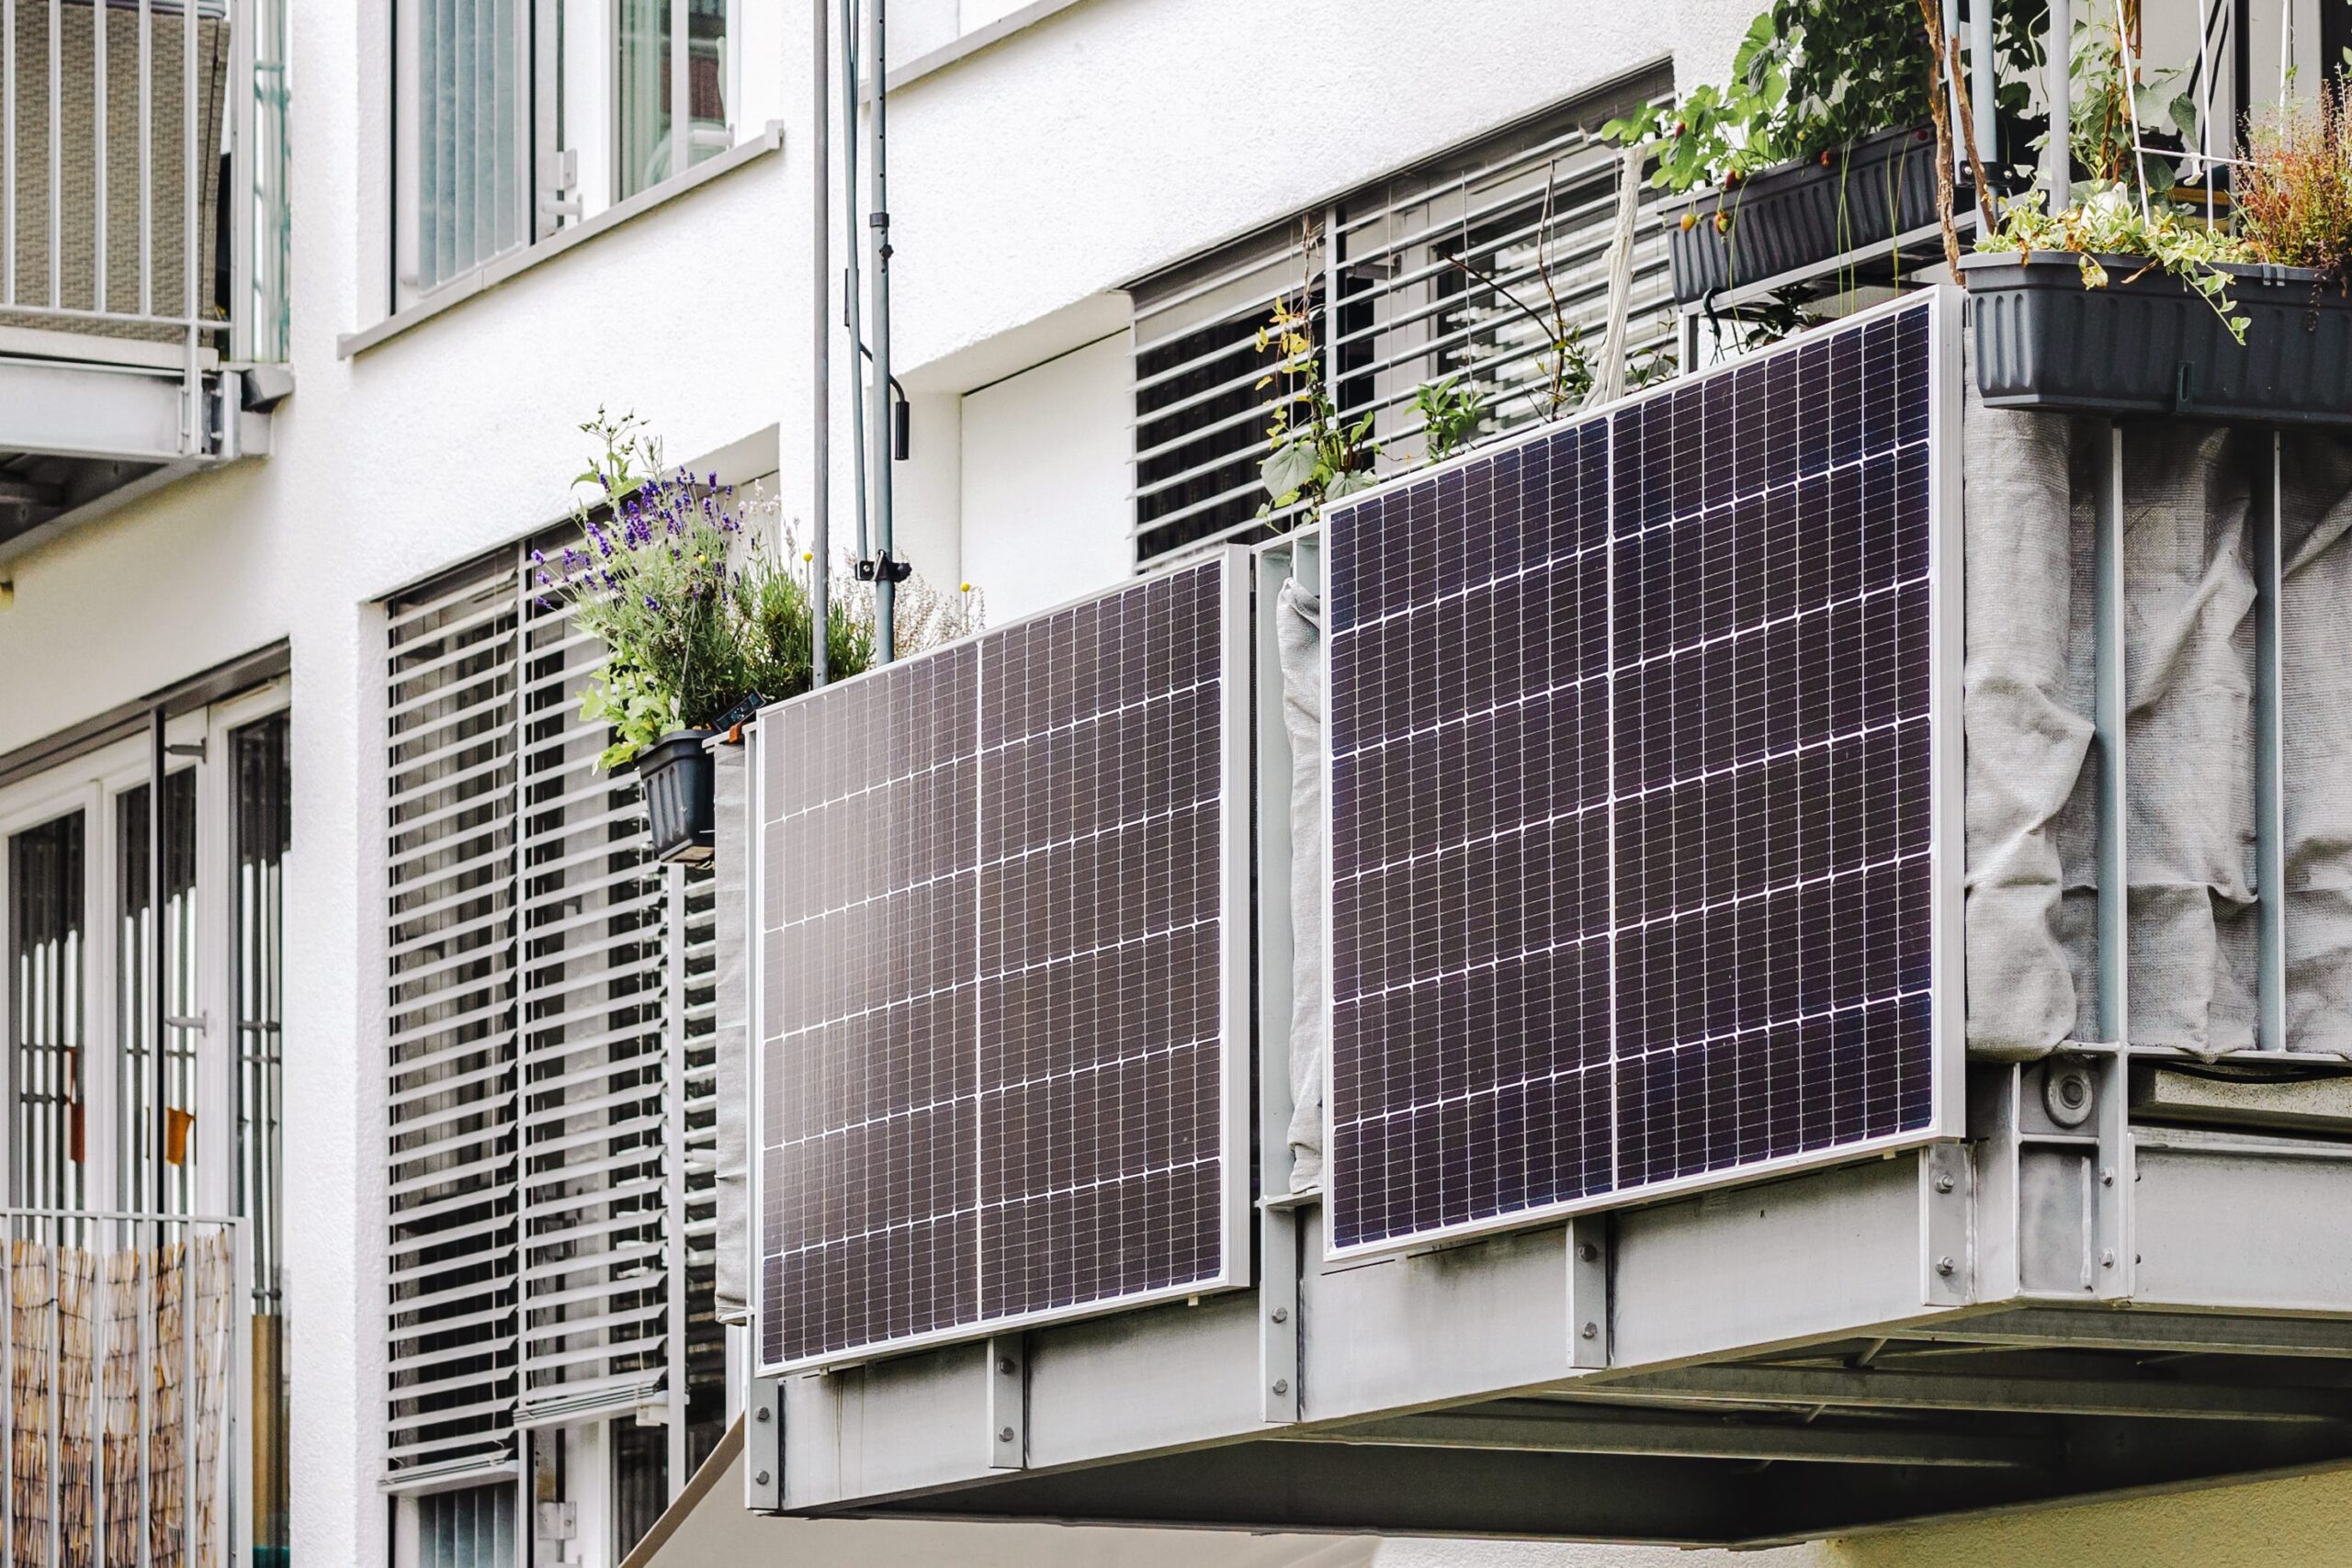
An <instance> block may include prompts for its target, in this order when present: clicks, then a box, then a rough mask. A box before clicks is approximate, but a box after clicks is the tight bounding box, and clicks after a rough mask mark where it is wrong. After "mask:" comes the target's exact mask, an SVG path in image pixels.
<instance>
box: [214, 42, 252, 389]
mask: <svg viewBox="0 0 2352 1568" xmlns="http://www.w3.org/2000/svg"><path fill="white" fill-rule="evenodd" d="M260 11H261V7H260V6H259V5H258V4H257V3H256V0H237V4H236V5H235V6H233V7H232V10H231V12H230V19H229V28H230V32H229V180H228V182H227V185H226V187H225V188H224V189H223V190H222V191H221V192H220V199H221V200H223V201H225V202H227V203H229V345H228V346H229V355H228V356H229V357H230V358H232V359H236V360H248V359H254V358H257V357H259V356H258V355H256V354H255V353H254V220H255V216H256V215H255V211H254V209H255V207H256V205H257V200H258V197H257V191H258V183H257V182H256V181H255V179H254V171H255V170H256V169H257V168H258V167H259V162H260V161H259V160H258V159H257V158H256V157H255V156H254V153H255V152H257V151H258V149H256V148H255V146H254V141H255V140H256V136H255V122H256V121H257V119H258V118H259V115H258V112H257V104H256V100H257V98H258V96H259V95H260V92H261V67H260V64H259V59H260V53H261V40H260V39H257V38H255V37H254V33H255V31H256V30H257V27H258V24H257V22H256V20H255V18H256V17H257V16H258V15H259V14H260Z"/></svg>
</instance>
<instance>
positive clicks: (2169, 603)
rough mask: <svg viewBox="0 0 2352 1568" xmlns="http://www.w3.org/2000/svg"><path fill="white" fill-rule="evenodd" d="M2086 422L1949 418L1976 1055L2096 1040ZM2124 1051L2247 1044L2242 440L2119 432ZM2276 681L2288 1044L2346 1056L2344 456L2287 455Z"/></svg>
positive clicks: (2247, 628) (2340, 452) (2351, 462)
mask: <svg viewBox="0 0 2352 1568" xmlns="http://www.w3.org/2000/svg"><path fill="white" fill-rule="evenodd" d="M2097 428H2098V427H2097V425H2096V424H2095V423H2094V422H2090V421H2080V422H2077V421H2072V420H2069V419H2066V418H2064V417H2063V416H2056V415H2048V414H2031V413H2018V412H2000V411H1994V410H1987V409H1985V408H1984V407H1982V406H1981V405H1980V404H1979V403H1977V402H1976V400H1975V397H1974V391H1973V385H1972V387H1971V391H1970V401H1969V407H1968V411H1967V428H1966V437H1965V438H1966V460H1965V462H1964V464H1963V466H1962V467H1963V474H1964V480H1963V483H1964V492H1965V500H1964V507H1963V510H1964V513H1965V523H1966V531H1967V544H1966V554H1967V581H1968V615H1967V654H1966V673H1965V684H1966V693H1965V697H1964V700H1963V704H1962V707H1963V722H1964V726H1965V728H1966V732H1967V750H1968V759H1967V781H1968V807H1967V818H1968V892H1967V929H1968V1035H1969V1040H1970V1042H1971V1043H1972V1044H1974V1045H1977V1046H1982V1047H1995V1048H2000V1049H2007V1050H2016V1051H2021V1052H2034V1051H2040V1050H2045V1049H2048V1048H2049V1047H2051V1046H2054V1045H2056V1044H2058V1043H2061V1042H2062V1041H2064V1040H2065V1039H2067V1038H2069V1037H2070V1036H2071V1037H2075V1038H2083V1039H2097V1038H2100V1037H2101V1030H2100V1021H2099V1019H2098V1016H2097V1013H2098V1009H2097V992H2096V987H2095V985H2094V980H2093V976H2094V973H2095V964H2096V961H2097V956H2098V943H2097V934H2096V932H2097V928H2096V919H2095V903H2096V883H2097V872H2098V855H2097V844H2096V839H2095V833H2096V829H2097V825H2098V793H2097V792H2098V763H2097V758H2096V756H2095V754H2094V751H2093V750H2092V746H2091V730H2092V714H2093V711H2094V708H2093V694H2092V671H2093V653H2094V648H2093V638H2094V635H2095V631H2096V604H2095V600H2094V597H2093V577H2092V572H2093V562H2094V551H2093V539H2094V534H2093V529H2094V527H2095V507H2096V490H2095V487H2094V479H2095V475H2096V472H2097V470H2096V468H2095V467H2094V463H2095V461H2096V459H2097V454H2096V452H2095V449H2094V440H2095V435H2096V431H2097ZM2123 428H2124V440H2123V470H2124V474H2125V487H2124V578H2125V600H2126V606H2127V609H2126V619H2125V632H2126V639H2127V648H2128V655H2127V658H2126V660H2125V671H2126V676H2125V694H2126V704H2127V710H2128V711H2127V720H2126V729H2125V747H2126V765H2127V768H2128V770H2129V791H2128V793H2129V803H2130V813H2131V815H2130V821H2129V824H2128V828H2127V831H2126V837H2125V850H2126V855H2127V858H2128V861H2129V864H2130V882H2131V952H2130V958H2131V986H2130V997H2129V1000H2130V1006H2131V1037H2132V1039H2133V1040H2134V1041H2135V1042H2137V1043H2143V1044H2162V1045H2175V1046H2181V1047H2186V1048H2188V1049H2190V1050H2194V1051H2199V1052H2220V1051H2226V1050H2234V1049H2244V1048H2246V1047H2248V1046H2251V1045H2252V1044H2253V1043H2255V998H2254V989H2255V919H2254V896H2255V889H2254V766H2253V759H2254V750H2253V743H2254V716H2253V682H2254V575H2253V568H2252V554H2251V548H2250V538H2251V536H2250V534H2249V531H2248V530H2249V522H2250V518H2251V499H2250V498H2251V495H2252V493H2253V491H2252V480H2253V479H2254V477H2255V475H2256V471H2257V469H2256V464H2257V463H2258V461H2259V460H2260V459H2261V457H2262V454H2263V451H2264V447H2265V442H2264V438H2263V437H2262V436H2261V435H2259V434H2256V433H2252V432H2233V431H2229V430H2224V429H2222V428H2220V427H2216V426H2208V425H2198V424H2189V423H2177V422H2163V421H2150V422H2133V423H2127V424H2126V425H2125V426H2124V427H2123ZM2285 464H2286V472H2287V475H2288V496H2287V512H2286V552H2285V553H2286V558H2287V562H2288V565H2287V575H2286V580H2285V587H2284V600H2283V604H2284V612H2283V614H2284V625H2285V634H2284V637H2283V641H2282V649H2283V652H2282V661H2283V663H2284V665H2285V691H2284V694H2283V709H2284V713H2285V715H2286V718H2285V737H2286V748H2285V750H2286V800H2287V842H2286V851H2287V875H2288V886H2289V887H2290V889H2291V890H2292V891H2291V893H2290V900H2289V908H2288V942H2289V955H2290V973H2289V976H2288V993H2289V996H2288V1000H2289V1043H2290V1044H2291V1045H2292V1046H2294V1047H2296V1048H2298V1049H2304V1050H2321V1051H2341V1050H2345V1049H2346V1048H2347V1047H2352V797H2347V795H2346V792H2345V791H2344V790H2343V789H2342V788H2341V787H2339V785H2338V781H2340V780H2342V779H2343V778H2344V777H2345V773H2344V768H2343V763H2344V762H2345V761H2346V753H2347V752H2352V627H2347V624H2346V613H2345V606H2346V604H2352V551H2347V550H2343V549H2335V548H2332V547H2333V546H2334V545H2335V542H2336V541H2337V539H2339V538H2340V537H2341V536H2343V534H2344V533H2345V531H2346V527H2347V526H2352V446H2347V444H2346V443H2345V442H2344V441H2342V440H2340V439H2336V438H2329V437H2299V438H2295V439H2293V440H2291V441H2290V444H2289V447H2288V451H2287V455H2286V458H2285Z"/></svg>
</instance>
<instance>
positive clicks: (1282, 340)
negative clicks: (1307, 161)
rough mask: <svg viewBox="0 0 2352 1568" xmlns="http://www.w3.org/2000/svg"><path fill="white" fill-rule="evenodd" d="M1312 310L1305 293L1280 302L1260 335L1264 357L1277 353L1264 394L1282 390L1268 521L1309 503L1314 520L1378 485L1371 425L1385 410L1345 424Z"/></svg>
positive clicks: (1272, 424) (1276, 407)
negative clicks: (1328, 507)
mask: <svg viewBox="0 0 2352 1568" xmlns="http://www.w3.org/2000/svg"><path fill="white" fill-rule="evenodd" d="M1310 254H1311V250H1310ZM1307 311H1308V306H1307V302H1306V296H1305V294H1304V292H1302V294H1301V296H1300V298H1299V299H1297V300H1296V301H1293V300H1291V299H1287V298H1285V299H1277V300H1275V301H1274V309H1273V314H1272V316H1270V317H1269V318H1268V319H1267V321H1266V324H1265V325H1264V326H1263V327H1261V328H1260V329H1259V331H1258V352H1259V353H1261V354H1265V353H1269V352H1271V353H1272V354H1274V355H1276V356H1277V357H1276V360H1275V365H1274V368H1273V369H1272V370H1271V371H1269V372H1267V373H1266V374H1265V375H1264V376H1261V377H1260V378H1259V379H1258V389H1259V390H1260V391H1261V392H1262V391H1264V390H1266V389H1268V388H1271V387H1276V386H1279V387H1280V389H1281V390H1280V391H1279V393H1278V394H1277V395H1276V397H1275V398H1274V400H1273V405H1272V413H1271V414H1270V415H1269V416H1268V421H1267V424H1266V443H1267V445H1268V446H1270V447H1271V448H1272V450H1271V451H1270V452H1269V453H1268V454H1267V456H1266V458H1265V460H1264V461H1263V462H1261V463H1260V464H1259V465H1258V477H1259V479H1260V481H1261V482H1262V483H1263V484H1264V485H1265V487H1266V496H1267V500H1266V503H1265V504H1264V505H1262V506H1261V507H1260V508H1259V509H1258V515H1259V516H1261V517H1269V516H1272V515H1273V514H1274V513H1278V512H1286V511H1288V510H1289V509H1290V508H1292V507H1294V506H1301V505H1303V506H1304V507H1305V510H1306V519H1307V520H1308V521H1309V522H1312V521H1313V520H1315V519H1316V518H1318V517H1320V516H1322V514H1323V508H1324V507H1325V506H1326V505H1328V504H1329V503H1330V502H1334V501H1337V500H1339V499H1340V497H1341V496H1343V495H1350V494H1352V493H1353V492H1355V491H1360V490H1363V489H1365V488H1366V487H1368V486H1370V485H1371V484H1372V483H1373V482H1374V477H1373V473H1372V464H1373V459H1374V457H1376V456H1378V454H1379V450H1380V445H1379V443H1378V442H1376V441H1374V439H1373V438H1372V428H1373V423H1374V420H1375V419H1376V418H1377V417H1378V411H1376V410H1375V411H1374V412H1370V413H1367V414H1365V415H1364V416H1363V418H1362V419H1359V420H1357V421H1355V422H1354V423H1346V422H1344V421H1342V420H1341V419H1340V411H1339V409H1338V407H1337V405H1335V404H1334V403H1333V401H1332V400H1331V392H1330V389H1329V387H1327V386H1325V385H1324V382H1323V364H1322V355H1319V354H1318V353H1317V352H1316V347H1315V339H1314V337H1313V336H1312V334H1311V332H1310V328H1311V326H1312V324H1313V323H1312V320H1311V318H1310V317H1309V315H1308V313H1307Z"/></svg>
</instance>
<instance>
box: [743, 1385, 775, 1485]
mask: <svg viewBox="0 0 2352 1568" xmlns="http://www.w3.org/2000/svg"><path fill="white" fill-rule="evenodd" d="M743 1506H744V1507H745V1508H747V1509H749V1510H750V1511H751V1512H752V1513H754V1514H776V1513H782V1512H783V1511H784V1383H783V1382H782V1381H781V1380H779V1379H776V1378H753V1379H752V1380H751V1386H750V1388H749V1389H748V1390H747V1391H746V1393H745V1394H744V1398H743Z"/></svg>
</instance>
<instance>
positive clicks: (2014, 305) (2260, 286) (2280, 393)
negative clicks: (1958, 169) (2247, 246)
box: [1961, 251, 2352, 425]
mask: <svg viewBox="0 0 2352 1568" xmlns="http://www.w3.org/2000/svg"><path fill="white" fill-rule="evenodd" d="M2098 261H2099V263H2100V265H2103V266H2104V267H2105V268H2106V269H2107V274H2108V276H2109V280H2110V281H2109V283H2108V284H2107V285H2106V286H2105V287H2104V288H2086V287H2085V286H2084V283H2083V276H2082V258H2081V257H2080V256H2077V255H2075V254H2074V253H2072V252H2070V251H2027V252H1996V253H1985V254H1976V255H1971V256H1966V257H1963V258H1962V261H1961V270H1962V274H1963V275H1964V276H1965V278H1966V280H1967V284H1968V299H1969V315H1970V320H1971V322H1972V332H1973V348H1974V358H1975V362H1976V389H1977V391H1978V392H1979V393H1980V394H1982V395H1983V397H1984V400H1985V404H1986V406H1987V407H1990V408H2034V409H2050V410H2055V411H2062V412H2086V413H2155V414H2175V415H2179V416H2182V417H2184V418H2195V419H2208V420H2219V421H2246V422H2251V423H2266V424H2322V425H2352V299H2347V298H2346V297H2345V295H2344V294H2343V293H2342V292H2341V291H2339V290H2337V289H2335V288H2327V287H2324V285H2323V284H2322V283H2321V281H2320V278H2319V275H2318V274H2317V273H2314V272H2312V271H2310V270H2308V269H2306V268H2303V267H2289V266H2272V265H2235V264H2226V263H2225V264H2219V265H2217V268H2216V270H2218V271H2220V272H2222V273H2224V274H2226V275H2227V276H2228V277H2229V299H2230V300H2231V310H2232V312H2233V314H2235V315H2237V316H2240V317H2243V318H2244V319H2245V323H2246V326H2245V342H2244V343H2243V344H2240V343H2239V342H2238V341H2237V339H2236V338H2235V337H2233V335H2232V334H2231V332H2230V328H2229V325H2228V323H2226V322H2225V321H2222V317H2221V316H2220V314H2219V313H2217V312H2216V310H2214V308H2213V306H2212V305H2211V303H2210V302H2209V301H2208V300H2207V299H2205V298H2204V297H2203V296H2202V295H2200V294H2199V293H2198V292H2197V291H2196V290H2195V289H2193V288H2190V287H2189V286H2188V284H2186V283H2184V282H2183V281H2182V280H2181V279H2179V278H2178V277H2176V276H2172V275H2170V274H2168V273H2165V272H2164V271H2162V270H2159V269H2155V268H2151V267H2149V266H2148V265H2147V264H2146V263H2145V262H2144V261H2143V260H2142V259H2141V258H2138V257H2133V256H2111V255H2109V256H2100V257H2099V258H2098Z"/></svg>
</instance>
